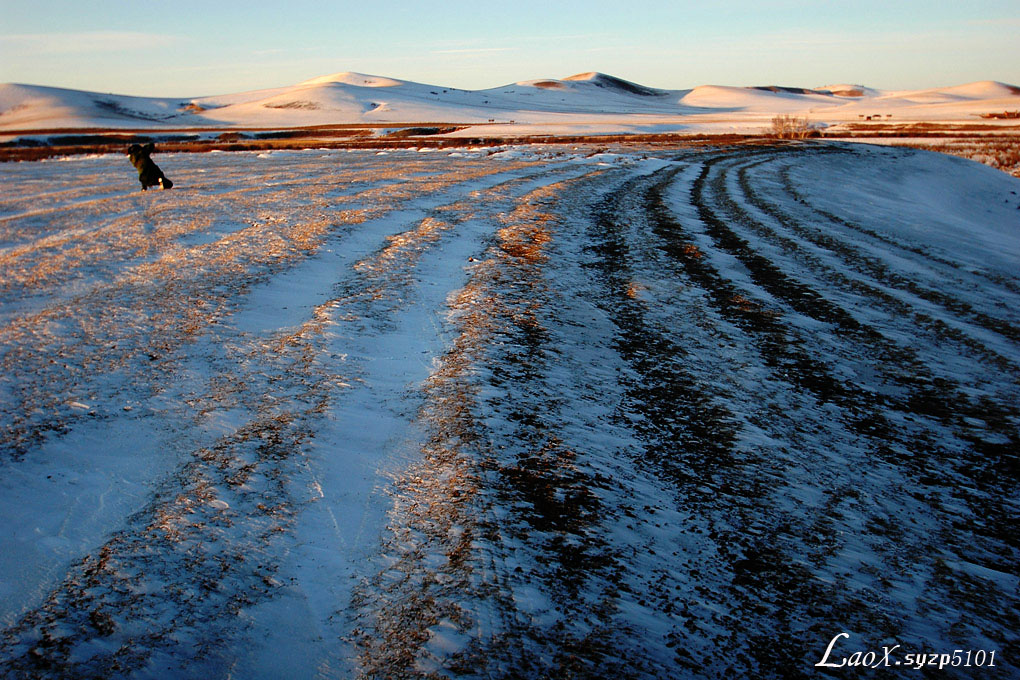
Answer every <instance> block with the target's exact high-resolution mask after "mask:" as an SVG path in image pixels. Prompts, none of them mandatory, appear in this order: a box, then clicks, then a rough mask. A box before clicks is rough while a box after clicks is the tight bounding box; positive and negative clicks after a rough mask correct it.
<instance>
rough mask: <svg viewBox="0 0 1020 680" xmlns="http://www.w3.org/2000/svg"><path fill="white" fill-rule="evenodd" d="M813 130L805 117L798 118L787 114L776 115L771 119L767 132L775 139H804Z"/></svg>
mask: <svg viewBox="0 0 1020 680" xmlns="http://www.w3.org/2000/svg"><path fill="white" fill-rule="evenodd" d="M812 132H813V130H812V128H811V124H810V123H808V119H807V118H798V117H796V116H791V115H789V114H783V115H781V116H776V117H775V118H773V119H772V127H771V128H770V130H769V133H770V134H771V135H772V136H773V137H776V138H777V139H804V138H805V137H808V136H810V135H811V133H812Z"/></svg>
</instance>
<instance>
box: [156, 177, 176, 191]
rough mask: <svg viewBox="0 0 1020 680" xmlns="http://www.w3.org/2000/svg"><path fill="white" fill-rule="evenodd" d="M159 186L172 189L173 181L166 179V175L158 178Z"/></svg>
mask: <svg viewBox="0 0 1020 680" xmlns="http://www.w3.org/2000/svg"><path fill="white" fill-rule="evenodd" d="M159 186H160V187H161V188H163V189H172V188H173V186H174V183H173V182H171V181H170V180H168V179H167V178H166V177H160V178H159Z"/></svg>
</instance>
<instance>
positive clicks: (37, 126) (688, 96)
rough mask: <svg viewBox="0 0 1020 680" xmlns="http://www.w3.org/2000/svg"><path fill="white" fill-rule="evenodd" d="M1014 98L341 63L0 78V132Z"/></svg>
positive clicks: (939, 108) (972, 88) (1015, 99)
mask: <svg viewBox="0 0 1020 680" xmlns="http://www.w3.org/2000/svg"><path fill="white" fill-rule="evenodd" d="M1018 109H1020V88H1018V87H1016V86H1014V85H1009V84H1006V83H1000V82H996V81H979V82H975V83H969V84H966V85H958V86H954V87H943V88H932V89H926V90H896V91H885V90H876V89H873V88H869V87H864V86H862V85H847V84H838V85H826V86H824V87H816V88H800V87H793V88H791V87H775V86H764V87H723V86H717V85H700V86H698V87H694V88H690V89H681V90H664V89H659V88H653V87H647V86H645V85H640V84H637V83H632V82H629V81H626V80H623V79H620V78H616V77H614V76H611V75H607V74H604V73H595V72H592V73H581V74H578V75H575V76H570V77H568V78H563V79H544V80H541V79H539V80H525V81H520V82H516V83H510V84H508V85H504V86H500V87H493V88H488V89H484V90H461V89H457V88H451V87H445V86H441V85H429V84H425V83H415V82H408V81H403V80H397V79H394V78H387V77H381V76H372V75H365V74H360V73H349V72H342V73H334V74H331V75H326V76H320V77H317V78H312V79H310V80H306V81H304V82H301V83H298V84H296V85H291V86H287V87H278V88H272V89H266V90H255V91H251V92H241V93H234V94H227V95H216V96H203V97H191V98H179V99H174V98H155V97H130V96H125V95H117V94H107V93H99V92H84V91H79V90H68V89H60V88H53V87H45V86H40V85H24V84H14V83H8V84H0V132H6V133H8V135H11V134H13V133H16V132H17V131H25V130H45V129H60V128H117V129H151V130H160V129H181V128H186V129H202V128H208V129H216V130H222V129H231V128H294V127H305V126H324V125H339V124H362V125H379V124H385V123H402V124H408V123H421V122H432V123H448V124H450V123H452V124H457V125H460V126H462V129H460V130H457V131H455V132H451V133H449V135H450V136H467V137H476V136H478V135H480V134H483V135H484V136H486V137H506V136H521V135H535V134H546V135H548V134H560V135H563V134H575V135H576V134H605V133H664V132H691V133H705V132H708V133H720V132H739V133H758V132H760V131H761V130H762V128H763V127H765V126H768V125H769V122H770V120H771V118H772V117H773V116H776V115H780V114H787V115H795V116H802V117H805V118H807V119H809V120H810V121H811V123H812V124H813V125H816V126H827V125H839V124H843V123H847V122H858V121H860V120H862V119H866V120H872V119H876V120H877V119H882V120H883V121H890V120H891V121H892V122H895V123H906V122H912V121H913V122H917V121H928V122H930V121H937V122H943V123H945V122H957V123H959V122H971V123H973V122H976V121H980V120H981V119H980V118H978V116H980V115H982V114H988V113H1001V112H1003V111H1006V110H1009V111H1016V110H1018ZM991 122H992V123H994V122H995V121H991ZM1010 122H1012V121H1004V123H1010Z"/></svg>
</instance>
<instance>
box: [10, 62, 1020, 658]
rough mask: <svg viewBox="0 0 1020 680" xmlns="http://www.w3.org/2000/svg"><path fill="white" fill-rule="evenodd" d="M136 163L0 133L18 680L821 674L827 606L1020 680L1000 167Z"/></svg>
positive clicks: (884, 639) (883, 633)
mask: <svg viewBox="0 0 1020 680" xmlns="http://www.w3.org/2000/svg"><path fill="white" fill-rule="evenodd" d="M350 77H351V78H353V76H350ZM329 82H333V81H327V83H326V84H328V83H329ZM316 84H317V83H315V82H309V83H308V85H310V86H311V85H316ZM319 84H321V83H319ZM369 85H371V86H373V87H375V88H376V89H378V90H386V89H387V88H389V87H393V85H392V84H391V83H387V82H383V81H379V82H374V83H368V84H366V83H361V84H360V86H369ZM543 89H547V90H548V89H551V88H550V87H549V86H545V87H544V88H543ZM965 94H966V93H965ZM263 156H265V157H263ZM159 163H160V166H161V167H162V168H163V169H164V171H165V172H166V173H167V175H168V176H170V177H171V178H172V179H173V181H174V183H175V188H174V189H173V190H172V191H169V192H146V193H140V192H138V191H137V190H135V185H134V183H133V177H132V173H131V168H130V166H129V164H128V163H127V162H126V160H125V159H124V158H123V157H122V156H119V155H111V156H98V157H89V158H83V157H79V158H74V159H71V160H69V161H66V162H62V161H47V162H35V163H17V164H11V163H9V164H3V165H0V183H2V184H3V186H4V187H5V191H4V195H3V197H2V198H0V290H2V295H0V365H2V369H3V370H2V371H0V413H2V415H0V422H2V423H3V426H4V427H3V430H2V435H0V468H2V474H0V525H2V526H4V527H5V531H4V532H3V534H2V539H0V540H2V543H0V626H2V630H3V634H2V637H0V647H2V651H0V668H2V670H3V675H4V677H18V678H20V677H72V676H73V677H83V678H84V677H132V678H150V677H151V678H156V677H182V678H190V677H194V678H198V677H202V678H208V677H247V678H276V677H282V676H284V675H286V676H290V677H326V678H347V677H387V678H400V677H407V678H414V677H450V676H457V677H527V678H532V677H608V676H613V677H628V678H631V677H632V678H676V677H706V678H722V677H735V676H755V677H775V678H786V677H814V675H815V671H816V669H815V668H814V664H815V663H817V662H818V661H819V660H820V659H821V657H822V654H823V652H824V650H825V647H826V645H827V644H828V642H829V641H830V640H831V639H832V637H833V636H835V635H836V634H838V633H840V632H843V631H846V632H849V633H851V634H852V636H853V643H852V644H853V645H855V646H854V649H875V650H880V649H881V646H882V645H893V644H899V645H901V646H902V650H903V651H925V652H931V651H949V652H952V650H954V649H961V648H963V649H973V650H977V649H984V650H989V651H990V650H998V655H997V657H996V661H997V665H998V668H997V669H994V670H993V669H985V670H987V671H989V677H1010V676H1012V675H1015V674H1016V673H1018V672H1020V669H1018V667H1017V666H1016V662H1015V650H1017V649H1018V647H1017V644H1018V638H1017V631H1018V630H1020V619H1018V615H1017V612H1018V611H1020V606H1018V605H1020V600H1018V586H1020V581H1018V575H1017V573H1016V564H1017V563H1018V558H1020V548H1018V545H1017V539H1016V532H1015V531H1014V530H1013V527H1014V525H1015V523H1016V521H1017V519H1018V502H1020V498H1018V492H1017V489H1018V488H1020V487H1018V485H1017V481H1018V480H1017V470H1018V466H1017V452H1018V451H1020V442H1018V438H1020V413H1018V409H1017V404H1018V403H1020V399H1018V397H1020V390H1018V381H1020V312H1018V311H1017V310H1020V279H1018V277H1017V273H1018V271H1020V267H1018V265H1020V209H1018V207H1020V195H1018V194H1020V181H1018V180H1017V179H1015V178H1012V177H1009V176H1007V175H1005V174H1002V173H998V172H996V171H994V170H990V169H987V168H984V167H982V166H980V165H978V164H976V163H971V162H967V161H962V160H960V159H955V158H947V157H944V156H940V155H936V154H931V153H926V152H918V151H913V150H909V149H893V148H880V147H865V146H856V145H840V144H804V145H787V146H758V145H748V146H734V147H723V148H715V147H703V148H688V149H683V148H681V149H665V148H661V147H659V148H649V149H637V148H628V147H618V148H617V147H614V148H601V149H588V148H585V147H579V148H570V147H555V146H548V147H543V146H529V147H512V146H511V147H500V148H484V149H479V148H475V149H467V150H459V151H457V152H455V153H447V152H444V151H430V152H426V153H418V152H416V151H408V150H393V151H391V152H389V153H387V154H386V155H377V154H376V153H375V152H363V151H347V152H343V151H323V150H314V149H309V150H305V151H287V152H273V153H271V154H263V155H257V154H254V153H234V154H166V155H161V156H160V157H159ZM850 644H851V643H848V645H850ZM848 649H849V647H848ZM848 653H849V652H848ZM957 670H958V669H946V671H945V672H946V673H947V674H949V676H950V677H952V674H953V673H955V672H957ZM996 674H998V675H996ZM961 677H963V676H962V675H961Z"/></svg>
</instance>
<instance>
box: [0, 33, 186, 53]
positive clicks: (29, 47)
mask: <svg viewBox="0 0 1020 680" xmlns="http://www.w3.org/2000/svg"><path fill="white" fill-rule="evenodd" d="M184 41H185V38H182V37H180V36H175V35H163V34H160V33H141V32H135V31H83V32H80V33H17V34H10V35H3V36H0V43H2V44H3V47H4V51H5V52H8V53H20V54H35V55H39V54H95V53H100V52H134V51H137V50H145V49H152V48H154V47H171V46H173V45H177V44H179V43H181V42H184Z"/></svg>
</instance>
